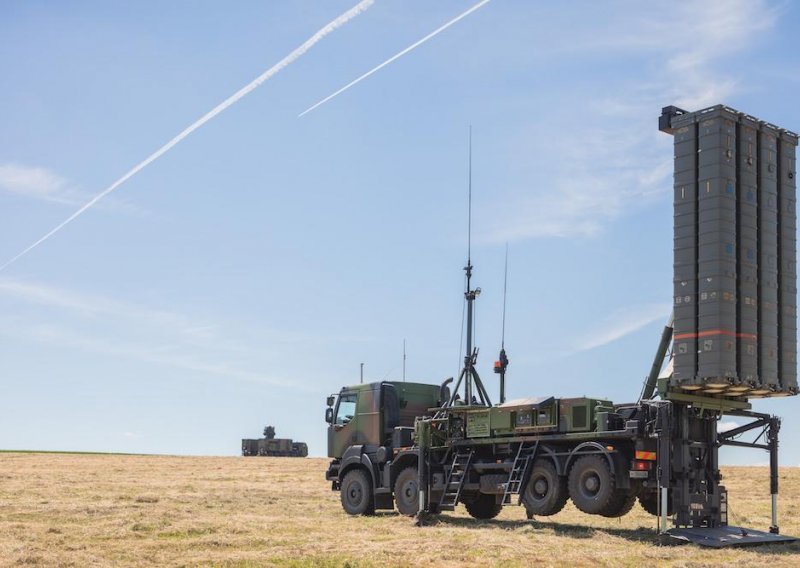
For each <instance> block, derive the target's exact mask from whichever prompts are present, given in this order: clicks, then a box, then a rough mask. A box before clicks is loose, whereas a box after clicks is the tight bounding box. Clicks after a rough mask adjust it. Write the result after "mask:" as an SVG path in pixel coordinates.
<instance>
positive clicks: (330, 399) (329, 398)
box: [328, 395, 336, 406]
mask: <svg viewBox="0 0 800 568" xmlns="http://www.w3.org/2000/svg"><path fill="white" fill-rule="evenodd" d="M334 402H336V397H334V396H333V395H331V396H329V397H328V406H333V403H334Z"/></svg>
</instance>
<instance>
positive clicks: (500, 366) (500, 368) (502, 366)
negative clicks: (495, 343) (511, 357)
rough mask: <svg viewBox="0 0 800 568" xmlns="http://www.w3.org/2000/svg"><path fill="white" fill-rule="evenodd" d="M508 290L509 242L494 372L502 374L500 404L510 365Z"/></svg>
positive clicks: (504, 391) (502, 399)
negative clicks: (508, 353) (501, 328)
mask: <svg viewBox="0 0 800 568" xmlns="http://www.w3.org/2000/svg"><path fill="white" fill-rule="evenodd" d="M507 291H508V243H506V266H505V275H504V276H503V332H502V335H501V339H500V355H499V356H498V358H497V361H495V362H494V372H495V373H497V374H498V375H500V404H503V403H504V402H505V401H506V368H507V367H508V357H506V296H507Z"/></svg>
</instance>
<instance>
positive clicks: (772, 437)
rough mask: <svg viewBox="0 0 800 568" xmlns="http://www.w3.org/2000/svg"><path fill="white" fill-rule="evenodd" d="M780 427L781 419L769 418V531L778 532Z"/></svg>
mask: <svg viewBox="0 0 800 568" xmlns="http://www.w3.org/2000/svg"><path fill="white" fill-rule="evenodd" d="M780 429H781V420H780V418H777V417H775V416H773V417H771V418H770V421H769V431H768V432H767V436H768V437H769V492H770V497H771V499H772V524H771V525H770V527H769V532H771V533H772V534H780V532H781V531H780V528H779V527H778V431H779V430H780Z"/></svg>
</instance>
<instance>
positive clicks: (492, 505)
mask: <svg viewBox="0 0 800 568" xmlns="http://www.w3.org/2000/svg"><path fill="white" fill-rule="evenodd" d="M464 506H465V507H466V508H467V513H469V514H470V516H471V517H472V518H473V519H481V520H487V519H494V518H495V517H496V516H497V515H499V514H500V511H501V510H502V508H503V506H502V505H501V504H500V503H497V500H496V499H495V496H494V495H489V494H487V493H478V496H477V497H476V498H475V499H474V500H473V501H469V502H466V501H465V502H464Z"/></svg>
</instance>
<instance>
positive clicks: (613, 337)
mask: <svg viewBox="0 0 800 568" xmlns="http://www.w3.org/2000/svg"><path fill="white" fill-rule="evenodd" d="M670 309H671V306H670V305H669V304H646V305H644V306H638V307H635V308H628V309H624V310H619V311H617V312H615V313H613V314H611V315H609V316H608V317H606V318H605V320H604V321H603V322H602V323H601V324H600V325H599V326H597V327H596V328H594V329H592V330H590V331H589V332H587V333H586V334H585V335H584V336H582V337H581V338H580V339H579V340H578V342H577V343H576V345H575V348H574V350H573V351H572V352H573V353H577V352H580V351H588V350H590V349H596V348H598V347H603V346H604V345H608V344H609V343H613V342H614V341H617V340H619V339H622V338H623V337H625V336H627V335H630V334H632V333H635V332H637V331H639V330H640V329H642V328H643V327H645V326H646V325H650V324H651V323H653V322H656V321H663V322H664V323H666V321H667V318H668V317H669V312H670Z"/></svg>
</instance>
